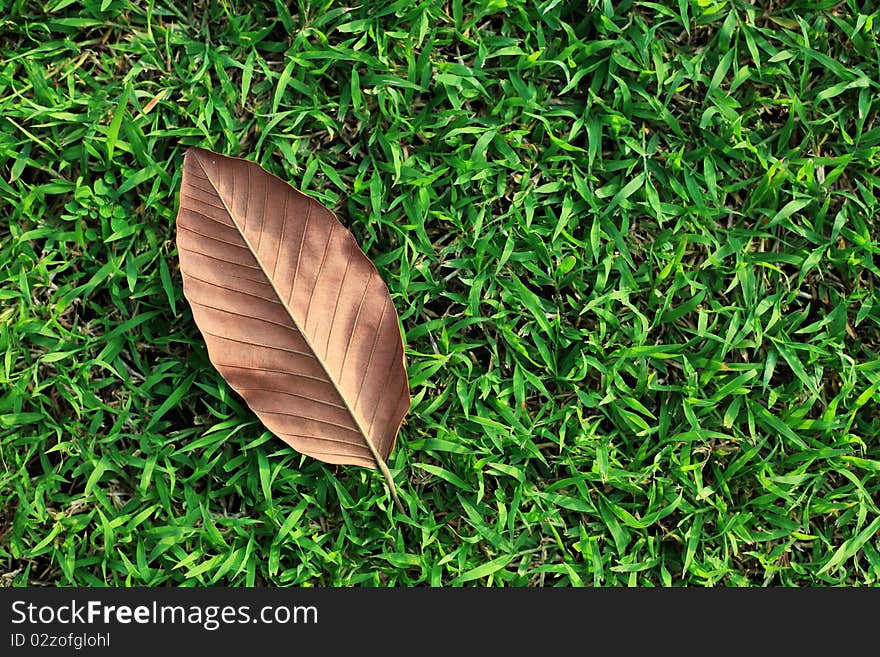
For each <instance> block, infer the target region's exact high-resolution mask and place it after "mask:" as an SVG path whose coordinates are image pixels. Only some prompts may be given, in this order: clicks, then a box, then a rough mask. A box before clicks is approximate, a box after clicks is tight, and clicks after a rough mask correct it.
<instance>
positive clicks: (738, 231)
mask: <svg viewBox="0 0 880 657" xmlns="http://www.w3.org/2000/svg"><path fill="white" fill-rule="evenodd" d="M185 4H186V3H177V2H170V1H168V0H152V1H150V2H144V3H140V2H132V1H130V0H86V1H85V2H81V3H80V2H74V1H72V0H50V1H49V2H46V3H42V2H22V1H18V0H12V1H10V0H0V217H2V226H0V320H2V321H0V584H5V585H24V584H32V585H40V584H49V585H87V586H93V585H119V586H123V585H140V586H159V585H173V586H202V585H209V584H216V585H232V586H242V585H258V586H259V585H273V586H274V585H301V586H317V585H321V586H351V585H368V586H410V585H435V586H436V585H445V586H459V585H465V586H474V585H491V586H581V585H586V586H592V585H601V586H621V585H623V586H626V585H635V586H681V585H691V586H707V585H725V586H761V585H773V586H804V585H848V586H853V585H863V586H864V585H867V586H877V585H878V584H880V509H878V503H880V441H878V434H880V359H878V352H880V226H878V224H877V223H876V222H875V218H874V216H875V214H876V213H877V211H878V206H880V201H878V199H877V196H876V194H877V188H878V185H880V177H878V171H880V125H878V117H880V113H878V112H880V101H878V97H880V96H878V91H880V12H875V13H873V14H863V13H860V11H865V10H864V9H860V8H861V6H862V3H858V2H856V1H855V0H847V1H845V2H839V1H836V0H835V1H832V2H829V1H827V0H809V1H795V2H789V3H782V2H778V1H775V0H772V1H769V2H764V3H758V4H759V5H760V6H756V7H753V6H752V5H751V4H749V3H745V2H739V1H733V2H726V1H716V0H676V1H675V2H668V1H667V2H627V1H623V2H619V3H617V2H616V3H612V2H610V0H604V1H601V2H600V1H598V0H591V1H590V2H570V1H568V0H546V1H541V2H536V3H532V2H524V1H522V0H489V1H488V2H475V3H464V2H463V1H462V0H450V1H448V2H441V1H440V0H421V1H419V2H413V1H411V0H405V1H401V2H389V1H387V0H382V1H379V2H367V3H361V4H358V5H354V4H352V5H347V4H337V3H334V2H329V1H327V0H324V1H323V2H312V1H310V0H303V1H302V2H300V3H299V4H298V5H296V6H290V7H285V3H284V2H282V1H281V0H275V1H274V2H262V1H257V2H253V3H231V2H212V1H204V2H196V3H194V4H192V6H191V7H189V8H188V9H187V8H184V5H185ZM235 5H238V6H235ZM190 146H202V147H205V148H210V149H213V150H215V151H218V152H221V153H225V154H228V155H235V156H239V157H246V158H248V159H251V160H255V161H257V162H259V163H260V164H261V165H262V166H264V167H265V168H266V169H268V170H269V171H271V172H272V173H275V174H276V175H278V176H280V177H281V178H283V179H284V180H287V181H289V182H290V183H291V184H293V185H294V186H295V187H297V188H299V189H301V190H303V191H305V192H306V193H308V194H310V195H312V196H313V197H315V198H317V199H318V200H320V201H321V202H323V203H324V204H326V205H327V206H328V207H331V208H333V209H334V210H335V212H336V213H337V215H338V216H339V218H340V220H341V221H342V222H343V223H344V224H345V225H346V226H348V227H349V228H350V229H351V231H352V233H353V234H354V235H355V237H356V238H357V239H358V241H359V243H360V244H361V246H362V248H363V249H364V251H365V252H366V253H367V255H368V256H369V257H370V258H371V259H372V260H373V262H375V264H376V266H377V267H378V269H379V271H380V273H381V274H382V276H383V277H384V278H385V280H386V281H387V283H388V287H389V289H390V292H391V296H392V300H393V302H394V305H395V307H396V308H397V311H398V313H399V315H400V321H401V326H402V329H403V332H404V336H405V344H406V358H407V362H408V376H409V381H410V388H411V391H412V408H411V411H410V413H409V415H408V417H407V419H406V420H405V422H404V424H403V427H402V429H401V431H400V434H399V436H398V441H397V447H396V448H395V450H394V452H393V453H392V455H391V457H390V459H389V467H390V469H391V471H392V473H393V475H394V478H395V480H396V482H397V489H398V492H399V495H400V497H401V502H402V506H403V509H402V510H401V509H396V508H395V507H394V505H393V504H392V500H391V497H390V495H389V492H388V488H387V487H386V485H385V483H384V481H383V478H382V476H381V475H380V474H379V473H377V472H375V471H372V470H369V469H366V468H362V467H354V466H331V465H327V464H324V463H322V462H319V461H316V460H314V459H311V458H308V457H305V456H302V455H300V454H298V453H296V452H295V451H293V449H291V448H290V447H287V446H286V445H285V444H284V443H283V442H282V441H281V440H279V439H278V438H276V437H274V436H273V435H272V434H270V433H269V432H268V431H267V430H265V429H264V428H263V426H262V425H261V424H260V422H259V421H258V420H257V418H256V416H255V415H254V414H253V413H252V412H251V411H250V410H249V409H248V407H247V406H246V404H245V403H244V401H243V400H242V399H241V398H240V397H238V395H237V394H236V393H235V392H233V391H232V390H231V388H230V387H229V386H228V385H227V384H226V383H225V382H224V380H223V379H222V377H221V376H220V375H219V374H218V372H217V371H216V370H215V369H214V368H213V366H212V365H211V364H210V362H209V360H208V356H207V351H206V347H205V343H204V340H203V339H202V337H201V335H200V333H199V332H198V330H197V328H196V326H195V324H194V322H193V318H192V314H191V312H190V308H189V306H188V304H187V302H186V300H185V299H184V298H183V294H182V285H181V277H180V272H179V270H178V264H177V252H176V247H175V216H176V213H177V207H178V198H177V188H178V186H179V184H180V179H181V165H182V160H183V153H184V152H185V150H186V149H187V148H188V147H190Z"/></svg>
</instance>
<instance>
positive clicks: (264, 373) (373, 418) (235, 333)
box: [177, 148, 410, 499]
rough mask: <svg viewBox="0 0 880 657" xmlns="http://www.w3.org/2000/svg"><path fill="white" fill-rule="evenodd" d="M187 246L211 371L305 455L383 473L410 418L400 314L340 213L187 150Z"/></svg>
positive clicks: (251, 169) (182, 229) (186, 262)
mask: <svg viewBox="0 0 880 657" xmlns="http://www.w3.org/2000/svg"><path fill="white" fill-rule="evenodd" d="M177 247H178V251H179V257H180V271H181V273H182V275H183V291H184V295H185V296H186V299H187V301H189V304H190V306H191V308H192V313H193V317H194V319H195V322H196V324H197V325H198V327H199V330H200V331H201V332H202V335H203V336H204V338H205V342H206V344H207V346H208V355H209V357H210V359H211V362H212V363H213V364H214V366H215V367H216V368H217V370H218V371H219V372H220V374H222V375H223V378H224V379H226V381H227V382H228V383H229V385H230V386H231V387H232V388H233V389H234V390H235V391H236V392H237V393H238V394H240V395H241V396H242V397H243V398H244V399H245V401H246V402H247V404H248V406H250V407H251V409H252V410H253V411H254V413H256V414H257V416H258V417H259V418H260V420H261V421H262V422H263V424H264V425H265V426H266V427H267V428H268V429H269V430H270V431H272V433H274V434H275V435H276V436H278V437H279V438H281V439H282V440H284V441H285V442H286V443H288V444H289V445H290V446H291V447H293V448H294V449H296V450H297V451H299V452H302V453H303V454H308V455H309V456H312V457H314V458H317V459H320V460H322V461H326V462H328V463H339V464H353V465H362V466H366V467H370V468H378V469H379V470H381V471H382V474H383V475H384V476H385V479H386V480H387V482H388V485H389V486H390V488H391V493H392V495H393V496H394V497H395V499H396V497H397V496H396V492H395V489H394V481H393V479H392V478H391V473H390V472H389V471H388V468H387V466H386V465H385V461H386V460H387V459H388V456H389V454H390V453H391V450H392V449H393V448H394V443H395V440H396V437H397V431H398V429H399V427H400V423H401V422H402V421H403V418H404V416H405V415H406V413H407V411H408V410H409V405H410V397H409V384H408V381H407V376H406V364H405V360H404V353H403V340H402V338H401V335H400V329H399V327H398V322H397V313H396V312H395V309H394V305H393V304H392V302H391V297H390V295H389V294H388V289H387V287H386V286H385V283H384V282H383V281H382V279H381V277H380V276H379V273H378V272H377V271H376V267H375V266H374V265H373V263H372V262H370V260H369V259H368V258H367V256H365V255H364V253H363V252H362V251H361V250H360V248H358V245H357V243H356V242H355V239H354V237H352V235H351V233H350V232H349V231H348V230H347V229H346V228H345V227H344V226H343V225H342V224H341V223H339V220H338V219H337V218H336V216H335V215H334V214H333V213H332V212H330V211H329V210H328V209H327V208H325V207H324V206H323V205H321V204H320V203H318V202H317V201H315V200H314V199H312V198H310V197H309V196H306V195H305V194H302V193H300V192H299V191H297V190H295V189H294V188H293V187H291V186H290V185H288V184H287V183H286V182H284V181H283V180H281V179H279V178H277V177H275V176H273V175H271V174H269V173H268V172H266V171H265V170H264V169H262V168H261V167H259V166H258V165H256V164H254V163H252V162H248V161H246V160H241V159H236V158H230V157H225V156H223V155H219V154H217V153H213V152H211V151H206V150H203V149H201V148H192V149H190V150H188V151H187V153H186V156H185V157H184V161H183V180H182V182H181V184H180V210H179V212H178V214H177Z"/></svg>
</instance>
